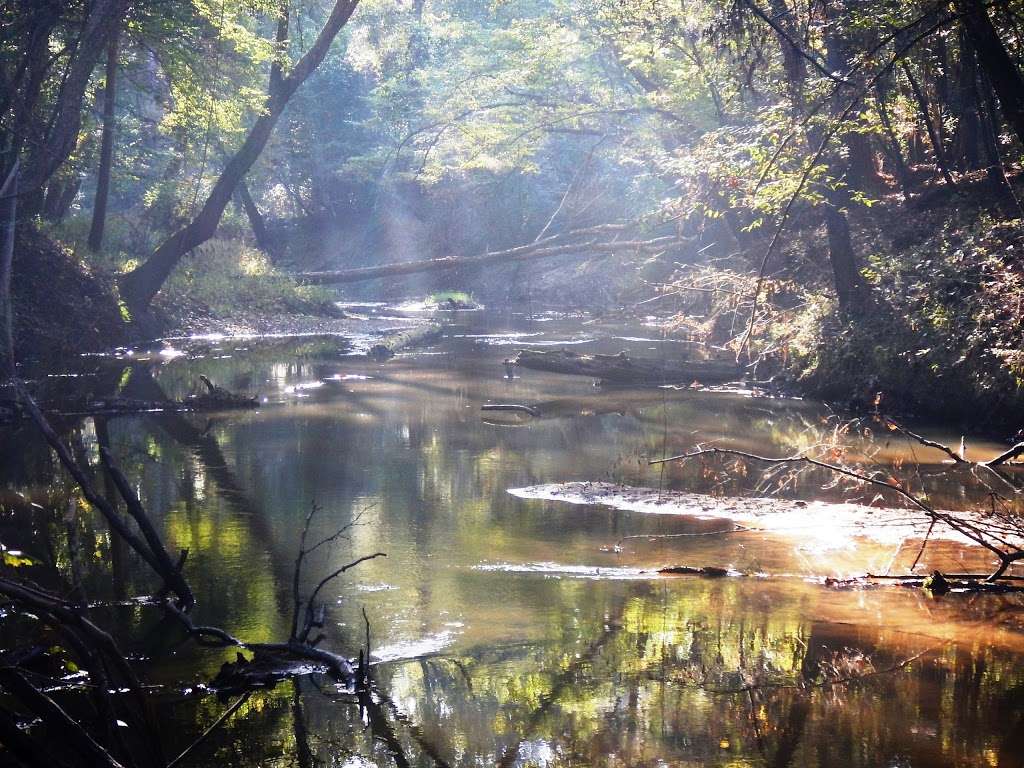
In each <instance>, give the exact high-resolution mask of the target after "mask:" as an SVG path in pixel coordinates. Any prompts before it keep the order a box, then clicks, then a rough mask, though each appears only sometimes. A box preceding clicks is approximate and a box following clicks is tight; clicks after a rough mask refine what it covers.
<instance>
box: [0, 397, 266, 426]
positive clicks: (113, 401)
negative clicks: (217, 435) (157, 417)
mask: <svg viewBox="0 0 1024 768" xmlns="http://www.w3.org/2000/svg"><path fill="white" fill-rule="evenodd" d="M258 406H259V400H257V399H256V398H255V397H247V396H245V395H232V397H231V398H226V397H217V396H212V395H206V394H200V395H194V396H191V397H188V398H187V399H184V400H171V399H167V400H144V399H135V398H131V397H104V398H101V399H95V400H78V401H67V400H65V401H51V402H41V403H39V407H40V410H41V411H42V412H43V413H46V414H50V415H52V416H63V417H78V416H131V415H133V414H157V413H171V414H182V413H189V412H209V411H226V410H229V409H240V408H257V407H258ZM27 418H29V414H28V413H26V411H25V409H24V408H22V406H20V404H19V403H18V402H17V401H16V400H0V424H4V423H10V422H14V421H19V420H22V419H27Z"/></svg>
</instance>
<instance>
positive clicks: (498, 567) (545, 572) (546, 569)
mask: <svg viewBox="0 0 1024 768" xmlns="http://www.w3.org/2000/svg"><path fill="white" fill-rule="evenodd" d="M473 570H475V571H499V572H501V573H536V574H540V575H541V576H547V577H550V578H565V577H568V578H575V579H643V578H650V576H651V571H643V570H641V569H640V568H615V567H612V568H608V567H604V566H596V565H560V564H559V563H481V564H480V565H475V566H473Z"/></svg>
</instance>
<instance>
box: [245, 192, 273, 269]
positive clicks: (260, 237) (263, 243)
mask: <svg viewBox="0 0 1024 768" xmlns="http://www.w3.org/2000/svg"><path fill="white" fill-rule="evenodd" d="M238 202H239V203H240V204H241V206H242V210H243V211H244V212H245V215H246V218H248V219H249V226H250V227H252V235H253V237H254V238H255V240H256V247H257V248H259V249H260V250H261V251H263V252H264V253H266V254H269V255H271V256H273V255H274V249H273V248H272V247H271V242H270V233H269V232H267V222H266V221H265V220H264V219H263V214H262V213H260V209H259V208H257V207H256V201H255V200H253V199H252V195H251V194H249V185H248V184H246V183H245V179H242V181H240V182H239V183H238Z"/></svg>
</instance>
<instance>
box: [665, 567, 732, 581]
mask: <svg viewBox="0 0 1024 768" xmlns="http://www.w3.org/2000/svg"><path fill="white" fill-rule="evenodd" d="M658 573H660V574H663V575H666V576H669V575H671V576H675V575H689V576H705V577H707V578H710V579H720V578H722V577H723V576H745V575H746V574H742V573H738V572H736V571H730V570H729V569H728V568H719V567H717V566H714V565H702V566H693V565H668V566H665V567H664V568H659V569H658Z"/></svg>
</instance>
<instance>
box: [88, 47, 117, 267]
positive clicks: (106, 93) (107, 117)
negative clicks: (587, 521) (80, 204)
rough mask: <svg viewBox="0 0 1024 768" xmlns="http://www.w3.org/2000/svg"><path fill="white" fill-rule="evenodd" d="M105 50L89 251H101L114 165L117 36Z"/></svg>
mask: <svg viewBox="0 0 1024 768" xmlns="http://www.w3.org/2000/svg"><path fill="white" fill-rule="evenodd" d="M119 34H120V30H115V32H114V37H113V39H111V41H110V46H109V47H108V48H107V73H106V82H105V83H104V86H103V139H102V142H101V144H100V166H99V172H98V173H97V177H96V199H95V201H94V202H93V207H92V227H91V228H90V229H89V250H92V251H98V250H99V249H100V248H101V247H103V229H104V227H105V226H106V223H107V200H108V199H109V197H110V171H111V168H112V166H113V164H114V121H115V120H116V119H117V115H116V114H115V112H116V106H117V55H118V36H119Z"/></svg>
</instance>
